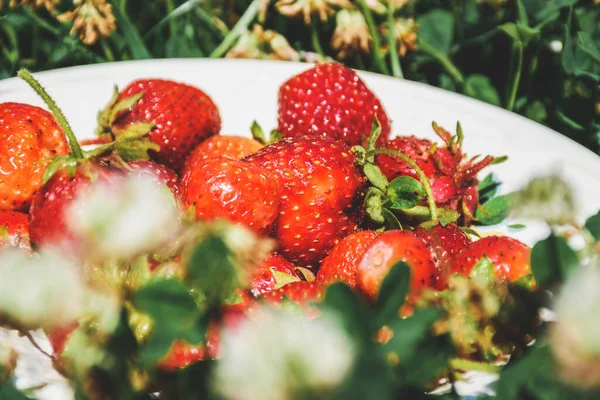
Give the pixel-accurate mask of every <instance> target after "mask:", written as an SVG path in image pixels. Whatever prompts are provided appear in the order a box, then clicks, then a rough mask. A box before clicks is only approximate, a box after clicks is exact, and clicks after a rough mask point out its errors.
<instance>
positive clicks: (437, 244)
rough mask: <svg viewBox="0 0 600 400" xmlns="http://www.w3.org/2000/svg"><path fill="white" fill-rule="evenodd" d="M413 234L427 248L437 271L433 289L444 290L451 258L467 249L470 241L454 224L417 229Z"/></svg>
mask: <svg viewBox="0 0 600 400" xmlns="http://www.w3.org/2000/svg"><path fill="white" fill-rule="evenodd" d="M415 234H416V235H417V236H419V237H421V238H423V240H425V243H427V245H428V246H429V248H430V250H431V253H432V254H433V258H434V261H435V264H436V266H437V270H438V272H437V274H436V284H435V287H436V289H438V290H444V289H445V288H446V287H447V284H448V281H447V279H448V276H449V275H450V274H451V273H452V258H453V257H454V256H455V255H456V254H458V253H460V252H461V251H462V250H463V249H465V248H467V246H469V244H470V243H471V240H470V239H469V237H468V236H467V235H466V234H465V233H464V232H463V231H462V230H461V229H460V228H459V227H458V226H457V225H456V224H448V225H446V226H442V225H435V226H434V227H433V228H431V229H424V228H421V227H419V228H417V229H415Z"/></svg>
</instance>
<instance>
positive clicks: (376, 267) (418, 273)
mask: <svg viewBox="0 0 600 400" xmlns="http://www.w3.org/2000/svg"><path fill="white" fill-rule="evenodd" d="M400 261H404V262H406V263H407V264H408V265H409V267H410V269H411V282H410V293H411V294H417V293H418V292H419V291H420V290H421V289H423V288H424V287H433V285H434V283H435V275H436V268H435V265H434V263H433V258H432V255H431V251H430V250H429V248H428V247H427V245H426V244H425V241H424V240H423V239H421V238H420V237H418V236H417V235H415V234H414V233H413V232H410V231H398V230H392V231H387V232H384V233H382V234H381V235H380V236H379V237H378V238H376V239H375V240H373V242H371V244H370V245H369V247H368V248H367V250H366V251H365V252H364V254H363V256H362V258H361V260H360V263H359V265H358V269H357V281H358V286H359V287H360V289H361V291H362V292H363V293H364V294H365V295H366V296H367V298H369V299H370V300H375V299H376V298H377V295H378V294H379V288H380V287H381V283H382V282H383V280H384V278H385V277H386V275H387V273H388V272H389V270H390V269H391V268H392V267H393V266H394V265H395V264H396V263H398V262H400Z"/></svg>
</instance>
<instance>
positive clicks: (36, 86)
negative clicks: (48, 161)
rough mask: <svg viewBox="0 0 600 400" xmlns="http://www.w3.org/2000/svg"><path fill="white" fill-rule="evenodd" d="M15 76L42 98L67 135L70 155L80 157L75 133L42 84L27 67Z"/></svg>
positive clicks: (81, 156)
mask: <svg viewBox="0 0 600 400" xmlns="http://www.w3.org/2000/svg"><path fill="white" fill-rule="evenodd" d="M17 76H18V77H19V78H21V79H23V80H24V81H25V82H27V83H28V84H29V86H31V88H32V89H33V90H34V91H35V92H36V93H37V94H38V95H39V96H40V97H41V98H42V100H44V102H45V103H46V105H47V106H48V108H49V109H50V111H51V112H52V114H53V115H54V118H56V120H57V121H58V123H59V125H60V127H61V128H62V129H63V132H64V133H65V135H66V136H67V139H68V140H69V145H70V146H71V155H73V157H75V158H77V159H82V158H83V152H82V151H81V147H80V146H79V143H78V142H77V138H76V137H75V134H74V133H73V130H72V129H71V125H69V122H68V121H67V118H66V117H65V114H63V112H62V110H61V109H60V108H59V107H58V105H56V103H55V102H54V100H53V99H52V97H50V95H48V92H46V89H44V88H43V87H42V85H40V83H39V82H38V81H37V80H36V79H35V78H34V77H33V75H31V72H30V71H29V70H27V69H24V68H23V69H20V70H19V72H17Z"/></svg>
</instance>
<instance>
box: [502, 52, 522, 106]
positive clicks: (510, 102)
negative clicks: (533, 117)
mask: <svg viewBox="0 0 600 400" xmlns="http://www.w3.org/2000/svg"><path fill="white" fill-rule="evenodd" d="M513 58H515V62H514V64H513V67H512V74H511V75H512V79H511V80H512V82H511V84H510V86H509V87H510V89H509V92H508V98H507V101H506V109H507V110H509V111H512V110H513V109H514V108H515V101H516V99H517V91H518V89H519V83H520V81H521V68H522V67H523V44H522V43H521V42H520V41H515V42H514V45H513Z"/></svg>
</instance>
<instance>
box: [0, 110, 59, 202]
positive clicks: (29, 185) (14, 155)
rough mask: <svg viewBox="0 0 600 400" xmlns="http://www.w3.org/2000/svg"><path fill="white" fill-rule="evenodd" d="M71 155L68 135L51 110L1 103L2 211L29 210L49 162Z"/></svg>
mask: <svg viewBox="0 0 600 400" xmlns="http://www.w3.org/2000/svg"><path fill="white" fill-rule="evenodd" d="M68 152H69V147H68V146H67V141H66V138H65V135H64V133H63V131H62V129H61V128H60V126H59V125H58V123H57V122H56V120H55V119H54V117H53V116H52V114H50V113H49V112H48V111H46V110H44V109H41V108H39V107H36V106H31V105H28V104H20V103H0V172H1V173H0V209H1V210H27V209H28V208H29V204H30V203H31V198H32V197H33V194H34V193H35V191H36V190H38V189H39V188H40V186H41V185H42V177H43V175H44V169H45V168H46V166H47V165H48V163H49V159H50V158H52V157H54V156H58V155H64V154H67V153H68Z"/></svg>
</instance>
